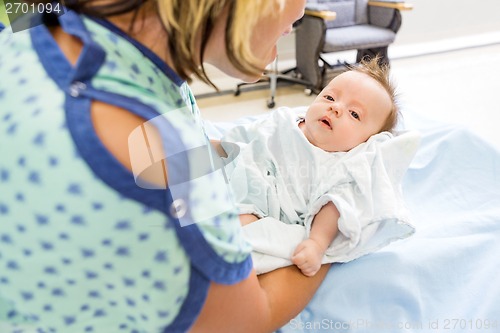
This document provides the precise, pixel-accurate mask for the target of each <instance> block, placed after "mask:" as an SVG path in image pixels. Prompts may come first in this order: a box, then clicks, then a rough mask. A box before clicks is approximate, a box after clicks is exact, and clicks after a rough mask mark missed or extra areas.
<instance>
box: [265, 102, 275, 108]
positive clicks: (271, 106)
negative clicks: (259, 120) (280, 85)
mask: <svg viewBox="0 0 500 333" xmlns="http://www.w3.org/2000/svg"><path fill="white" fill-rule="evenodd" d="M275 105H276V103H275V102H274V101H267V107H268V108H269V109H272V108H274V106H275Z"/></svg>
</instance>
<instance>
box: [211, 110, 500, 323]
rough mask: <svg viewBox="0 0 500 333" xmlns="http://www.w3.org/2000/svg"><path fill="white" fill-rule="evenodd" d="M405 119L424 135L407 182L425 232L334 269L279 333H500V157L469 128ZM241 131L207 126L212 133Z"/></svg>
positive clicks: (411, 115) (409, 113) (407, 113)
mask: <svg viewBox="0 0 500 333" xmlns="http://www.w3.org/2000/svg"><path fill="white" fill-rule="evenodd" d="M403 115H404V122H403V124H402V125H401V128H400V129H415V130H418V131H419V132H420V133H421V135H422V140H421V144H420V148H419V149H418V151H417V154H416V156H415V158H414V159H413V161H412V163H411V165H410V167H409V169H408V171H407V173H406V175H405V177H404V179H403V184H402V187H403V193H404V198H405V201H406V204H407V205H408V208H409V210H410V212H411V215H412V218H413V223H414V225H415V227H416V233H415V234H414V235H413V236H412V237H410V238H408V239H405V240H402V241H398V242H394V243H392V244H390V245H389V246H387V247H385V248H383V249H381V250H379V251H377V252H375V253H371V254H368V255H366V256H363V257H361V258H359V259H356V260H354V261H351V262H349V263H343V264H334V265H333V266H332V268H331V269H330V271H329V273H328V275H327V277H326V279H325V280H324V282H323V283H322V285H321V287H320V288H319V290H318V291H317V292H316V294H315V296H314V298H313V299H312V301H311V302H310V303H309V305H308V306H307V307H306V308H305V309H304V310H303V311H302V312H301V313H300V314H299V315H298V316H297V317H296V318H294V319H293V320H291V321H290V322H289V323H288V324H287V325H285V326H284V327H282V328H281V329H280V330H279V332H281V333H292V332H294V333H297V332H360V333H361V332H369V333H371V332H384V333H385V332H500V282H499V279H498V276H500V259H499V254H500V151H498V150H497V149H496V148H495V147H493V146H491V145H489V144H488V143H487V142H486V141H484V140H483V139H481V138H480V137H479V136H477V135H476V134H474V133H472V132H470V131H468V130H467V129H465V128H463V127H460V126H457V125H451V124H445V123H440V122H436V121H432V120H430V119H426V118H423V117H421V116H420V115H419V114H418V112H416V111H414V110H411V109H409V108H406V109H404V110H403ZM254 118H255V117H253V118H252V117H249V118H245V119H240V120H238V121H237V122H234V123H242V122H243V123H244V122H247V121H251V120H253V119H254ZM234 123H216V124H211V123H207V125H208V134H209V136H211V137H214V138H216V137H217V136H220V134H221V133H223V132H224V131H225V130H226V129H227V128H229V127H230V126H232V125H233V124H234Z"/></svg>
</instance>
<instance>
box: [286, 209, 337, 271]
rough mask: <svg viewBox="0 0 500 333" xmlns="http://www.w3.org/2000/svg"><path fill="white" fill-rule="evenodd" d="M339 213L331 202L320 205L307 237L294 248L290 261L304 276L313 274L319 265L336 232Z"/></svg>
mask: <svg viewBox="0 0 500 333" xmlns="http://www.w3.org/2000/svg"><path fill="white" fill-rule="evenodd" d="M339 217H340V214H339V211H338V210H337V207H335V205H334V204H333V203H332V202H328V203H327V204H326V205H324V206H323V207H321V209H320V210H319V212H318V214H316V216H314V219H313V222H312V226H311V232H310V234H309V238H308V239H306V240H304V241H302V242H301V243H300V244H299V245H297V247H296V248H295V252H294V254H293V256H292V262H293V263H294V264H295V265H297V267H298V268H299V269H300V270H301V271H302V273H303V274H304V275H306V276H313V275H315V274H316V272H318V270H319V269H320V267H321V259H322V258H323V255H324V253H325V251H326V249H327V248H328V246H330V244H331V243H332V241H333V239H334V238H335V236H337V233H338V230H339V228H338V220H339Z"/></svg>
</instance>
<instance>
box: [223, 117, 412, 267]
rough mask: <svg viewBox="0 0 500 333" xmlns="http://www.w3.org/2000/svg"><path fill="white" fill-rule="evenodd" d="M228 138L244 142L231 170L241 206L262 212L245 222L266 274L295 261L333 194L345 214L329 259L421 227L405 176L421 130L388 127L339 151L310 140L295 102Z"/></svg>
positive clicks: (242, 209) (335, 259)
mask: <svg viewBox="0 0 500 333" xmlns="http://www.w3.org/2000/svg"><path fill="white" fill-rule="evenodd" d="M222 141H223V146H224V147H226V146H228V145H226V144H225V142H232V143H238V145H239V146H240V151H239V154H238V156H237V157H236V158H235V156H230V158H229V159H230V160H231V159H234V160H233V162H232V163H231V164H232V165H231V166H230V167H229V168H228V170H227V172H228V176H229V181H230V184H231V187H232V189H233V192H234V196H235V200H236V202H237V204H238V206H239V208H240V213H241V214H245V213H251V214H255V215H257V216H259V217H261V218H262V219H261V220H259V221H257V222H255V223H252V224H250V225H247V226H245V227H244V228H243V229H244V232H245V234H246V235H247V237H248V241H249V242H250V243H251V244H252V245H253V247H254V253H253V254H252V257H253V259H254V266H255V268H256V270H257V272H258V273H264V272H267V271H270V270H273V269H276V268H278V267H282V266H286V265H291V261H290V257H291V254H292V253H293V251H294V249H295V247H296V246H297V244H298V243H300V241H301V240H303V239H305V238H306V237H308V234H309V231H310V228H311V223H312V220H313V218H314V216H315V214H317V213H318V211H319V210H320V209H321V207H322V206H323V205H325V204H326V203H328V202H329V201H331V202H333V203H334V204H335V206H336V207H337V209H338V211H339V213H340V218H339V221H338V226H339V231H340V232H339V234H338V236H337V237H336V238H335V240H334V241H333V243H332V244H331V245H330V247H329V248H328V250H327V251H326V254H325V257H324V259H323V262H347V261H350V260H353V259H356V258H358V257H359V256H361V255H364V254H367V253H370V252H373V251H375V250H377V249H379V248H381V247H382V246H385V245H387V244H389V243H390V242H391V241H394V240H397V239H401V238H405V237H408V236H410V235H411V234H412V233H413V232H414V228H413V227H412V225H411V224H410V222H409V218H408V213H407V210H406V208H405V205H404V202H403V198H402V193H401V180H402V177H403V175H404V173H405V171H406V169H407V168H408V165H409V163H410V161H411V159H412V158H413V156H414V154H415V152H416V149H417V147H418V144H419V135H418V134H417V133H415V132H408V133H403V134H400V135H397V136H395V137H394V136H393V135H392V134H390V133H389V132H383V133H379V134H376V135H374V136H372V137H370V138H369V139H368V140H367V142H365V143H362V144H360V145H359V146H357V147H355V148H353V149H351V150H350V151H349V152H336V153H331V152H326V151H323V150H322V149H320V148H317V147H315V146H313V145H312V144H311V143H309V141H308V140H307V139H306V137H305V136H304V135H303V133H302V131H301V130H300V129H299V127H298V122H297V113H296V112H294V110H293V109H290V108H280V109H278V110H276V111H274V112H273V113H272V114H270V115H269V117H265V118H264V119H260V120H258V121H256V122H254V123H251V124H248V125H241V126H236V127H234V128H232V129H231V130H229V131H228V132H227V133H226V134H225V135H224V137H223V138H222ZM228 153H229V154H236V153H237V152H228ZM264 218H265V219H264ZM295 225H297V226H295ZM283 257H284V258H283Z"/></svg>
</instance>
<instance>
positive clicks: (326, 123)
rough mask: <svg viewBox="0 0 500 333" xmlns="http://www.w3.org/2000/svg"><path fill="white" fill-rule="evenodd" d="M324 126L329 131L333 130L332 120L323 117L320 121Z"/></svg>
mask: <svg viewBox="0 0 500 333" xmlns="http://www.w3.org/2000/svg"><path fill="white" fill-rule="evenodd" d="M319 121H320V122H321V123H322V124H323V125H324V126H326V127H328V128H329V129H332V124H331V123H330V119H328V117H323V118H321V119H320V120H319Z"/></svg>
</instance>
